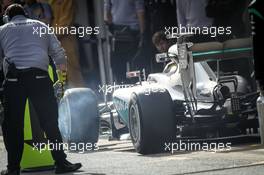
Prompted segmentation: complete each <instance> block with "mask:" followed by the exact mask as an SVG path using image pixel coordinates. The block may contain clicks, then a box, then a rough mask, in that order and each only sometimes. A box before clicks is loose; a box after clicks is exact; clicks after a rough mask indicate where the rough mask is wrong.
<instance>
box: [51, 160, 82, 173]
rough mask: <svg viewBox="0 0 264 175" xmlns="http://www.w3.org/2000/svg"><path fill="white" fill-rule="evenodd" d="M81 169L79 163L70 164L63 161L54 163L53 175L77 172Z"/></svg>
mask: <svg viewBox="0 0 264 175" xmlns="http://www.w3.org/2000/svg"><path fill="white" fill-rule="evenodd" d="M81 167H82V164H81V163H75V164H72V163H71V162H69V161H67V160H66V159H65V160H64V161H62V162H56V163H55V173H56V174H63V173H69V172H73V171H77V170H78V169H80V168H81Z"/></svg>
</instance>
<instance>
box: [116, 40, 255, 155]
mask: <svg viewBox="0 0 264 175" xmlns="http://www.w3.org/2000/svg"><path fill="white" fill-rule="evenodd" d="M186 37H188V36H186V35H183V36H180V37H179V38H178V41H177V43H176V44H174V45H172V46H171V47H170V48H169V50H168V53H162V54H157V55H156V61H157V62H161V63H167V64H166V67H165V69H164V71H163V72H161V73H153V74H150V75H148V77H147V79H146V80H144V78H141V77H142V74H141V72H139V71H136V72H130V73H128V75H130V76H131V75H134V76H138V77H139V80H140V81H139V82H138V83H136V84H134V85H131V86H129V87H128V86H126V87H125V88H124V87H123V88H122V87H121V88H118V89H117V90H115V91H114V93H113V105H112V106H114V108H115V111H116V115H118V117H119V118H120V120H121V121H122V123H123V124H125V125H126V126H127V127H128V129H129V133H130V136H131V140H132V142H133V145H134V147H135V149H136V151H137V152H139V153H141V154H148V153H153V152H156V151H157V150H160V149H162V148H163V146H164V143H166V142H172V141H173V140H174V139H176V138H185V137H188V138H199V139H207V138H216V137H226V136H232V135H241V134H248V133H249V132H252V133H257V132H258V131H257V130H258V129H257V128H258V125H257V123H258V122H257V115H256V114H257V111H256V99H257V97H258V93H257V92H255V91H256V90H255V86H254V83H251V82H250V81H251V80H252V79H251V78H249V79H247V78H245V77H243V76H241V75H239V74H237V73H234V72H232V73H231V74H226V73H223V72H221V66H220V63H221V62H228V60H238V61H237V63H238V65H239V60H240V59H246V60H248V61H249V63H251V64H252V62H251V61H252V45H251V39H250V38H245V39H236V40H230V41H226V42H224V43H220V42H208V43H198V44H193V43H190V42H186V41H185V38H186ZM211 62H215V63H216V68H215V70H214V71H213V70H212V68H211V66H209V64H211ZM248 65H250V64H248ZM212 67H213V66H212ZM240 68H241V67H240ZM242 69H251V67H250V66H248V67H247V68H242ZM252 72H253V69H252ZM142 79H143V80H142ZM253 82H254V81H253Z"/></svg>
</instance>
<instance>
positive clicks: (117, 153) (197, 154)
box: [0, 137, 264, 175]
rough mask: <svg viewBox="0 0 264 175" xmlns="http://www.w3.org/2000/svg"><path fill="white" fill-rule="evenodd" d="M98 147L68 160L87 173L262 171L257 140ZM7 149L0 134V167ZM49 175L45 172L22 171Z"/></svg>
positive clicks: (262, 150) (263, 158)
mask: <svg viewBox="0 0 264 175" xmlns="http://www.w3.org/2000/svg"><path fill="white" fill-rule="evenodd" d="M98 145H99V150H98V151H93V152H86V153H83V154H79V153H68V158H69V160H71V161H73V162H82V164H83V168H82V169H81V171H79V172H75V173H68V174H76V175H77V174H87V175H130V174H131V175H149V174H151V175H152V174H153V175H179V174H195V175H200V174H213V175H222V174H223V175H226V174H232V175H234V174H245V175H247V174H254V175H263V172H264V146H262V145H259V144H257V143H247V144H238V145H231V150H225V151H216V152H215V151H179V152H174V153H173V154H171V153H162V154H152V155H147V156H143V155H140V154H138V153H136V152H135V151H134V149H133V146H132V144H131V142H130V141H129V140H123V141H108V139H106V138H101V139H100V140H99V142H98ZM5 165H6V153H5V150H4V146H3V142H2V138H1V137H0V169H3V168H5ZM23 174H25V175H42V174H43V175H49V174H53V172H52V171H48V172H35V173H23Z"/></svg>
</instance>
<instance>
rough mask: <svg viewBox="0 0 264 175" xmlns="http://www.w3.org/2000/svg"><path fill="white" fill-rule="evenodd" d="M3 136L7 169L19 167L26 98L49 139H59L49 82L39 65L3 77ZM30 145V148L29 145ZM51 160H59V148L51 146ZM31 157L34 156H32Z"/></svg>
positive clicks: (60, 138)
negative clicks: (37, 67)
mask: <svg viewBox="0 0 264 175" xmlns="http://www.w3.org/2000/svg"><path fill="white" fill-rule="evenodd" d="M3 87H4V109H5V118H4V121H3V125H2V129H3V137H4V143H5V146H6V149H7V153H8V166H7V167H8V169H10V170H14V169H19V168H20V161H21V158H22V153H23V146H24V112H25V104H26V100H27V99H29V100H30V101H31V103H32V105H33V107H34V108H35V111H36V113H37V116H38V120H39V122H40V126H41V129H42V130H43V131H44V132H45V134H46V136H47V139H48V140H49V141H50V143H61V142H62V137H61V134H60V131H59V128H58V105H57V102H56V98H55V96H54V90H53V83H52V81H51V80H50V78H49V75H48V73H47V72H46V71H43V70H40V69H35V68H34V69H25V70H20V71H19V72H18V74H17V76H16V77H7V79H6V81H5V83H4V86H3ZM32 149H33V148H32ZM51 153H52V156H53V159H54V160H55V162H59V161H63V160H64V159H65V158H66V154H65V153H64V151H63V149H57V150H53V151H52V152H51ZM32 161H34V160H32Z"/></svg>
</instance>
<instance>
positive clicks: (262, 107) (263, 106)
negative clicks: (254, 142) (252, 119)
mask: <svg viewBox="0 0 264 175" xmlns="http://www.w3.org/2000/svg"><path fill="white" fill-rule="evenodd" d="M263 93H264V92H263V91H261V92H260V96H259V98H258V100H257V109H258V120H259V133H260V138H261V144H264V94H263Z"/></svg>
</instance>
